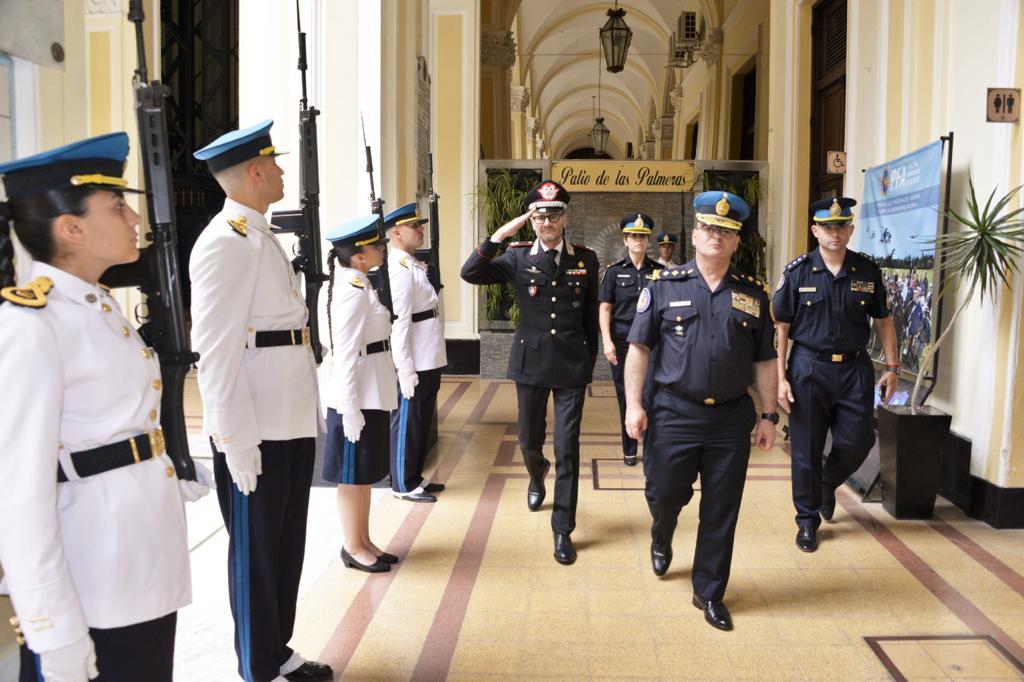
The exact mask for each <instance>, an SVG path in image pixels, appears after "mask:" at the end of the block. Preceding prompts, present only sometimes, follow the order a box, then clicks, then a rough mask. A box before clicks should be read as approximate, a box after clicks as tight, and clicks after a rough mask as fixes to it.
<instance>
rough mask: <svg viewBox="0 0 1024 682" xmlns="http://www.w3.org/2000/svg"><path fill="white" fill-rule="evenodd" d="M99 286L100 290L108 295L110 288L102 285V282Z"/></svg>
mask: <svg viewBox="0 0 1024 682" xmlns="http://www.w3.org/2000/svg"><path fill="white" fill-rule="evenodd" d="M99 285H100V289H103V291H105V292H107V293H108V294H109V293H110V287H108V286H107V285H106V284H104V283H103V282H100V283H99Z"/></svg>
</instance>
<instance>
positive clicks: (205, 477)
mask: <svg viewBox="0 0 1024 682" xmlns="http://www.w3.org/2000/svg"><path fill="white" fill-rule="evenodd" d="M194 464H195V465H196V480H194V481H185V480H182V479H180V478H179V479H178V487H179V488H180V489H181V496H182V498H184V500H185V501H186V502H195V501H197V500H199V499H200V498H202V497H205V496H206V495H207V494H208V493H209V492H210V488H212V487H213V474H211V473H210V470H209V469H207V468H206V466H205V465H204V464H203V463H202V462H194Z"/></svg>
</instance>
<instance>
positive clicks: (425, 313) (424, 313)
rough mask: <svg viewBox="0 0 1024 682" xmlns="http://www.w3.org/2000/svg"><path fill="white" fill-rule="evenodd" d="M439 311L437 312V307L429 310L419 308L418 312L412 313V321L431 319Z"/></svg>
mask: <svg viewBox="0 0 1024 682" xmlns="http://www.w3.org/2000/svg"><path fill="white" fill-rule="evenodd" d="M440 314H441V313H439V312H437V308H431V309H430V310H421V311H420V312H418V313H413V314H412V321H413V322H422V321H423V320H432V319H434V318H435V317H437V316H438V315H440Z"/></svg>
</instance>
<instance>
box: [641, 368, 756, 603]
mask: <svg viewBox="0 0 1024 682" xmlns="http://www.w3.org/2000/svg"><path fill="white" fill-rule="evenodd" d="M756 418H757V415H756V413H755V412H754V401H753V400H751V398H750V396H748V395H744V396H743V397H741V398H739V399H738V400H735V401H732V402H729V403H724V404H721V405H716V406H714V407H708V406H706V405H701V404H700V403H695V402H692V401H690V400H687V399H685V398H682V397H680V396H678V395H676V394H674V393H672V392H671V391H669V390H667V389H665V388H662V387H660V386H658V387H656V388H655V389H654V392H653V395H652V398H651V407H650V409H649V410H648V414H647V423H648V426H647V437H646V443H645V446H644V474H645V475H646V477H647V486H646V496H647V505H648V507H649V508H650V510H651V517H652V520H653V523H652V524H651V541H652V542H653V543H654V544H656V545H661V546H666V545H670V544H671V543H672V536H673V534H674V533H675V530H676V524H677V522H678V518H679V512H680V511H681V510H682V508H683V507H685V506H686V504H687V503H688V502H689V501H690V499H691V498H692V497H693V483H694V481H696V480H697V475H698V474H699V475H700V511H699V515H700V524H699V525H698V527H697V546H696V549H695V551H694V555H693V574H692V575H693V591H694V593H695V594H697V595H698V596H700V597H703V598H704V599H708V600H712V601H721V600H722V598H723V597H724V596H725V588H726V586H727V585H728V583H729V573H730V569H731V566H732V549H733V538H734V536H735V534H736V522H737V520H738V519H739V515H740V502H741V500H742V499H743V486H744V484H745V483H746V478H747V463H748V462H749V460H750V432H751V431H752V430H753V428H754V424H755V421H756Z"/></svg>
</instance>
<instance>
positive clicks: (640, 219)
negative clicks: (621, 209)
mask: <svg viewBox="0 0 1024 682" xmlns="http://www.w3.org/2000/svg"><path fill="white" fill-rule="evenodd" d="M643 226H644V219H643V216H641V215H640V214H639V213H637V214H636V221H635V222H634V223H633V227H643Z"/></svg>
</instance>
